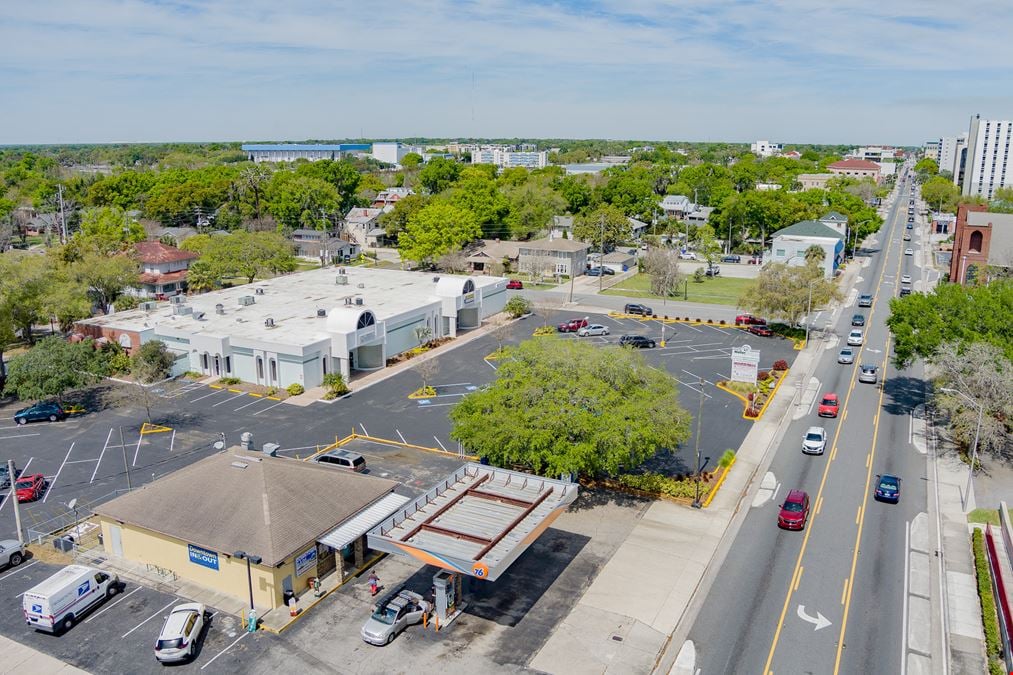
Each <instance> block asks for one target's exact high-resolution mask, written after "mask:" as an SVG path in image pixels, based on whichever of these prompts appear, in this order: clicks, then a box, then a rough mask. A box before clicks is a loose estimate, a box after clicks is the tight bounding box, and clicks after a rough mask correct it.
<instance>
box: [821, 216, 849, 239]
mask: <svg viewBox="0 0 1013 675" xmlns="http://www.w3.org/2000/svg"><path fill="white" fill-rule="evenodd" d="M819 222H821V223H823V224H824V225H826V226H827V227H829V228H830V229H831V230H834V231H835V232H837V233H838V234H840V235H841V236H843V237H847V236H848V217H847V216H846V215H844V214H843V213H838V212H837V211H828V212H827V213H824V214H823V215H822V216H821V217H820V220H819Z"/></svg>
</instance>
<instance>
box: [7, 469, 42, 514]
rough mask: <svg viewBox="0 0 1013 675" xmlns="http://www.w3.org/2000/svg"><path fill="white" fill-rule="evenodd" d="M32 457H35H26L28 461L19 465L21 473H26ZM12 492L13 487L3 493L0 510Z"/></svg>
mask: <svg viewBox="0 0 1013 675" xmlns="http://www.w3.org/2000/svg"><path fill="white" fill-rule="evenodd" d="M33 459H35V458H34V457H29V458H28V461H27V462H25V465H24V466H23V467H21V473H23V474H26V473H28V467H29V466H31V464H32V460H33ZM12 494H14V490H13V489H11V490H8V491H7V494H5V495H4V498H3V501H0V510H3V507H4V505H5V504H6V503H7V502H9V501H10V497H11V495H12Z"/></svg>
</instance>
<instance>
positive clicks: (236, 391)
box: [229, 389, 243, 394]
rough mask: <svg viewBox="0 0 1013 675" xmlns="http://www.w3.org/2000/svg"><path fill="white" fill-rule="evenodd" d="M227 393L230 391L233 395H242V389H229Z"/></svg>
mask: <svg viewBox="0 0 1013 675" xmlns="http://www.w3.org/2000/svg"><path fill="white" fill-rule="evenodd" d="M229 391H231V392H232V393H233V394H242V393H243V390H242V389H229Z"/></svg>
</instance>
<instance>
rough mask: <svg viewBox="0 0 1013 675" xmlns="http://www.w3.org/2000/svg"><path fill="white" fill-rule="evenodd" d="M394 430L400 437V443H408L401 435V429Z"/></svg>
mask: <svg viewBox="0 0 1013 675" xmlns="http://www.w3.org/2000/svg"><path fill="white" fill-rule="evenodd" d="M394 432H395V433H396V434H397V437H398V438H400V439H401V442H402V443H404V444H405V445H408V441H406V440H405V439H404V436H402V435H401V431H400V430H399V429H395V430H394Z"/></svg>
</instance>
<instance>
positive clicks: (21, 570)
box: [0, 560, 39, 581]
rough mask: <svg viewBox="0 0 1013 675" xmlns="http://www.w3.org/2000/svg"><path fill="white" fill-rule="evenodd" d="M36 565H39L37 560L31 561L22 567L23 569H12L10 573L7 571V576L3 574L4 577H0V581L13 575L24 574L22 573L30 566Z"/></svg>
mask: <svg viewBox="0 0 1013 675" xmlns="http://www.w3.org/2000/svg"><path fill="white" fill-rule="evenodd" d="M38 563H39V561H38V560H33V561H32V562H30V563H28V564H27V565H25V566H23V567H15V568H14V569H12V570H11V571H9V572H8V573H7V574H5V575H3V576H2V577H0V581H3V580H4V579H6V578H7V577H12V576H14V575H15V574H17V573H18V572H24V571H25V570H26V569H28V568H29V567H31V566H32V565H37V564H38Z"/></svg>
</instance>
